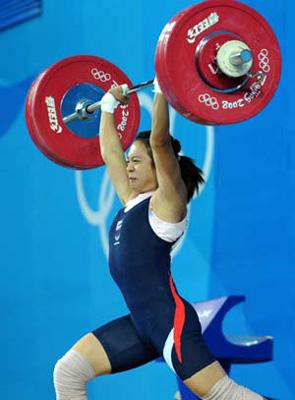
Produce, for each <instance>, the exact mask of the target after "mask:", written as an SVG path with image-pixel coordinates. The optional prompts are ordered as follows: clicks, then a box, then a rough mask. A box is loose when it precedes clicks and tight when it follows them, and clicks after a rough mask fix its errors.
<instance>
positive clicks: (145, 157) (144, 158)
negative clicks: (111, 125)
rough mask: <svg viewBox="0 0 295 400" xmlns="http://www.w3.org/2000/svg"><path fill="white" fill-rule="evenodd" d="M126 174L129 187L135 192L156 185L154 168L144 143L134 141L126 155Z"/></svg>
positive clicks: (146, 189) (144, 191)
mask: <svg viewBox="0 0 295 400" xmlns="http://www.w3.org/2000/svg"><path fill="white" fill-rule="evenodd" d="M126 161H127V174H128V178H129V185H130V188H131V189H132V190H133V191H134V192H135V193H136V194H139V193H146V192H150V191H152V190H155V189H156V188H157V187H158V182H157V177H156V170H155V168H154V166H153V163H152V160H151V158H150V156H149V154H148V152H147V150H146V147H145V145H144V144H143V143H142V142H140V141H135V142H134V143H133V144H132V146H131V148H130V151H129V154H128V157H127V160H126Z"/></svg>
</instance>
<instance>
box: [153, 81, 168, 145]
mask: <svg viewBox="0 0 295 400" xmlns="http://www.w3.org/2000/svg"><path fill="white" fill-rule="evenodd" d="M154 92H155V97H154V103H153V113H152V132H151V138H150V143H151V146H153V145H155V146H156V145H163V144H166V143H167V142H170V134H169V110H168V103H167V100H166V99H165V97H164V96H163V94H162V91H161V89H160V86H159V84H158V81H157V78H155V81H154Z"/></svg>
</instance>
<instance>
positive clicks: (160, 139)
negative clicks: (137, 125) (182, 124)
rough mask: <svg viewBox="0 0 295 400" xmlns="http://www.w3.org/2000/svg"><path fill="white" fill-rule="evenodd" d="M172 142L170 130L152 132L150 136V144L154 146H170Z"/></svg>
mask: <svg viewBox="0 0 295 400" xmlns="http://www.w3.org/2000/svg"><path fill="white" fill-rule="evenodd" d="M170 144H171V139H170V135H169V132H168V131H166V130H163V131H156V132H154V133H153V132H152V134H151V137H150V145H151V147H152V148H156V147H163V146H169V145H170Z"/></svg>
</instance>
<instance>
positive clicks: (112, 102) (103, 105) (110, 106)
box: [100, 93, 119, 114]
mask: <svg viewBox="0 0 295 400" xmlns="http://www.w3.org/2000/svg"><path fill="white" fill-rule="evenodd" d="M118 104H119V102H118V101H117V100H116V99H115V97H114V96H113V95H112V94H111V93H106V94H105V95H104V96H103V97H102V99H101V100H100V109H101V111H102V112H108V113H111V114H114V111H115V109H116V108H117V106H118Z"/></svg>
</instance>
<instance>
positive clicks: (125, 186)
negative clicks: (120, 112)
mask: <svg viewBox="0 0 295 400" xmlns="http://www.w3.org/2000/svg"><path fill="white" fill-rule="evenodd" d="M126 101H127V98H126V97H124V96H123V94H122V88H121V86H119V87H117V88H113V89H110V90H109V91H108V93H106V94H105V95H104V96H103V98H102V99H101V119H100V127H99V137H100V148H101V155H102V158H103V160H104V162H105V164H106V167H107V170H108V174H109V177H110V180H111V182H112V184H113V185H114V187H115V189H116V192H117V194H118V196H119V198H120V200H121V202H122V203H123V204H125V203H126V202H127V200H128V198H129V195H130V188H129V181H128V175H127V171H126V161H125V156H124V151H123V148H122V145H121V142H120V139H119V137H118V133H117V128H116V123H115V118H114V111H115V108H116V107H117V105H118V103H119V102H120V103H123V104H124V103H126Z"/></svg>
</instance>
